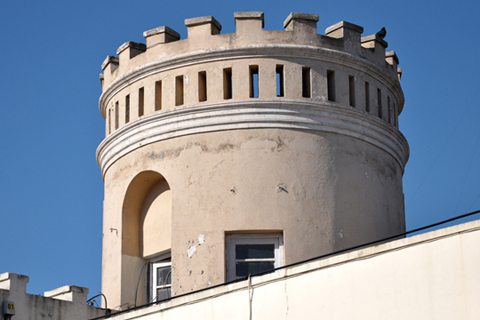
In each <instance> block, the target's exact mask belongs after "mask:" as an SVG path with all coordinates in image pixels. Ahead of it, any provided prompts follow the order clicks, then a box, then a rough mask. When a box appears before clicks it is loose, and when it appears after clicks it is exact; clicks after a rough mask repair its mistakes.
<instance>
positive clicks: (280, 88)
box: [276, 64, 285, 97]
mask: <svg viewBox="0 0 480 320" xmlns="http://www.w3.org/2000/svg"><path fill="white" fill-rule="evenodd" d="M276 71H277V97H283V96H285V88H284V85H285V82H284V79H285V78H284V75H283V66H282V65H279V64H278V65H277V68H276Z"/></svg>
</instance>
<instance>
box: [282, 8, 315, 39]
mask: <svg viewBox="0 0 480 320" xmlns="http://www.w3.org/2000/svg"><path fill="white" fill-rule="evenodd" d="M318 20H319V17H318V14H310V13H298V12H291V13H290V14H289V15H288V17H287V19H285V21H284V22H283V27H284V28H285V31H293V32H306V33H314V34H316V33H317V22H318Z"/></svg>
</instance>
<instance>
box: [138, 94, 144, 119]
mask: <svg viewBox="0 0 480 320" xmlns="http://www.w3.org/2000/svg"><path fill="white" fill-rule="evenodd" d="M144 93H145V91H144V90H143V87H142V88H140V89H138V116H139V117H141V116H143V102H144V98H145V97H144Z"/></svg>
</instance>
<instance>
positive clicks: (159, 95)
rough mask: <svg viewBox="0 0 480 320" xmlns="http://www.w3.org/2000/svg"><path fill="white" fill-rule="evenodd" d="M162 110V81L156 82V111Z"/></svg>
mask: <svg viewBox="0 0 480 320" xmlns="http://www.w3.org/2000/svg"><path fill="white" fill-rule="evenodd" d="M158 110H162V81H161V80H160V81H157V82H155V111H158Z"/></svg>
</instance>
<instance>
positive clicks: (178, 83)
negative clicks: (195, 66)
mask: <svg viewBox="0 0 480 320" xmlns="http://www.w3.org/2000/svg"><path fill="white" fill-rule="evenodd" d="M182 104H183V75H182V76H177V77H176V78H175V105H176V106H181V105H182Z"/></svg>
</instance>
